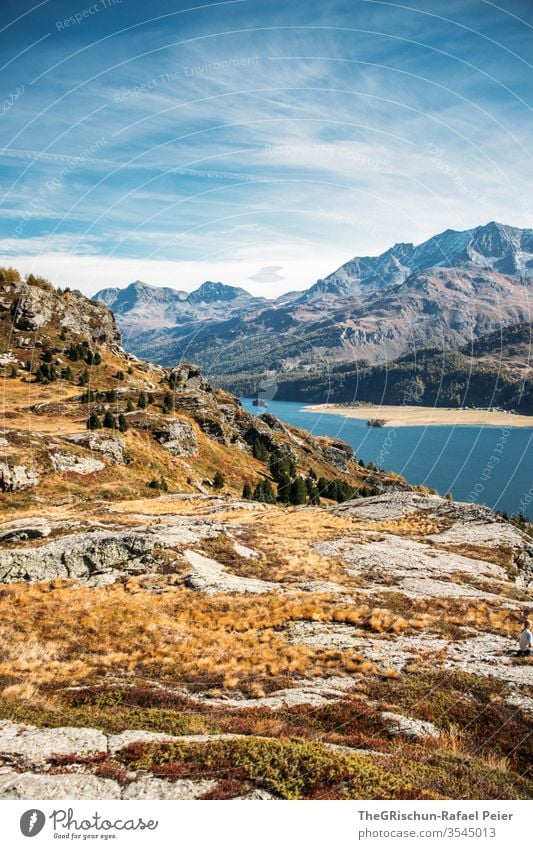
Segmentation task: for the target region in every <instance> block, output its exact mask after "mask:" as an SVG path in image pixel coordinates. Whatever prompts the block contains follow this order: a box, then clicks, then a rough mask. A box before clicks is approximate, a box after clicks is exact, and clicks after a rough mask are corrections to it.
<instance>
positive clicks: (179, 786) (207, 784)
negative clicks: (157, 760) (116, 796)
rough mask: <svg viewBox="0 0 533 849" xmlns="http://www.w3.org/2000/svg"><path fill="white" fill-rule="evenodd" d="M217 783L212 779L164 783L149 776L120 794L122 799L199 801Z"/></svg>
mask: <svg viewBox="0 0 533 849" xmlns="http://www.w3.org/2000/svg"><path fill="white" fill-rule="evenodd" d="M216 785H217V782H216V781H213V780H212V779H199V780H196V781H194V780H191V779H187V778H181V779H178V781H165V780H164V779H162V778H154V777H153V776H150V775H145V776H142V778H139V779H138V780H137V781H132V783H131V784H129V785H128V786H127V787H126V788H125V789H124V791H123V793H122V798H123V799H182V800H185V799H199V798H200V796H203V795H204V794H205V793H208V792H209V791H210V790H212V789H213V788H214V787H216Z"/></svg>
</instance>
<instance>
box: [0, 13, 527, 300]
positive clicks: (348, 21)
mask: <svg viewBox="0 0 533 849" xmlns="http://www.w3.org/2000/svg"><path fill="white" fill-rule="evenodd" d="M532 64H533V4H531V3H530V2H529V0H501V1H500V2H499V3H492V2H486V0H468V2H466V1H465V0H462V1H461V2H460V0H450V1H449V2H447V3H445V4H444V3H442V2H441V0H438V2H436V1H435V0H412V4H410V3H409V2H408V0H406V2H405V3H396V2H378V0H345V2H336V0H333V2H327V3H324V2H316V0H312V2H301V0H295V2H292V3H287V2H286V1H284V2H279V0H272V2H268V3H266V2H265V0H259V2H258V1H257V0H234V2H222V3H211V4H203V5H200V4H197V5H195V3H194V0H190V4H181V3H179V2H170V0H152V2H150V3H145V2H138V0H121V2H119V0H96V2H87V0H68V2H67V0H44V2H40V0H2V7H1V17H0V70H1V81H2V82H1V85H2V95H1V103H0V195H1V197H2V203H1V206H0V262H2V263H9V264H14V265H18V266H19V267H20V268H21V269H22V270H23V271H25V272H29V271H34V272H40V273H43V274H45V275H46V276H48V277H49V278H50V279H52V280H53V281H54V282H56V283H58V284H61V285H67V284H68V285H71V286H75V287H78V288H80V289H82V291H84V292H87V293H93V292H95V291H97V290H98V289H99V288H101V287H103V286H112V285H118V286H123V285H126V284H127V283H129V282H131V280H134V279H136V278H141V279H143V280H146V281H147V282H151V283H155V284H161V285H163V284H165V285H171V286H174V287H176V288H185V289H192V288H194V287H196V286H197V285H199V284H200V283H201V282H202V281H203V280H205V279H213V280H222V281H224V282H226V283H232V284H235V285H241V286H244V287H245V288H247V289H249V290H250V291H253V292H256V293H259V294H263V295H276V294H279V293H281V292H283V291H287V290H290V289H297V288H303V287H304V286H307V285H310V284H312V283H313V282H314V281H315V280H316V279H317V278H319V277H321V276H324V275H325V274H327V273H329V272H330V271H332V270H334V269H335V268H336V267H337V266H338V265H340V264H341V263H342V262H344V261H346V260H347V259H349V258H351V257H352V256H354V255H359V254H374V253H379V252H381V251H382V250H384V249H386V248H387V247H389V246H390V245H391V244H393V243H395V242H398V241H413V242H419V241H422V240H424V239H425V238H428V237H429V236H431V235H433V234H434V233H437V232H440V231H441V230H444V229H446V228H447V227H451V228H454V229H466V228H468V227H472V226H475V225H477V224H480V223H485V222H487V221H490V220H493V219H495V220H498V221H502V222H504V223H509V224H515V225H517V226H523V227H528V226H529V227H531V226H533V193H532V174H533V168H532V164H533V163H532V159H533V150H532V145H531V138H532V137H533V133H532V129H533V128H532V120H531V114H532V113H531V107H532V105H533V91H532V86H531V79H532V76H531V71H532Z"/></svg>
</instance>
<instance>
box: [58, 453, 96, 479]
mask: <svg viewBox="0 0 533 849" xmlns="http://www.w3.org/2000/svg"><path fill="white" fill-rule="evenodd" d="M50 459H51V461H52V466H53V467H54V471H56V472H69V473H71V474H74V475H90V474H92V473H93V472H101V471H102V469H105V463H102V461H101V460H97V459H96V458H95V457H86V456H84V455H82V454H67V453H65V452H63V451H57V452H56V453H55V454H52V455H51V456H50Z"/></svg>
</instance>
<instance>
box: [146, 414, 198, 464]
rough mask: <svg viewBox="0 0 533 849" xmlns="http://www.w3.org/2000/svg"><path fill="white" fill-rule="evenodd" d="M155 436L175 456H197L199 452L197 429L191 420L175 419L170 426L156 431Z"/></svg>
mask: <svg viewBox="0 0 533 849" xmlns="http://www.w3.org/2000/svg"><path fill="white" fill-rule="evenodd" d="M155 437H156V439H157V441H158V442H160V443H161V445H162V446H163V447H164V448H166V450H167V451H169V452H170V453H171V454H173V455H174V456H175V457H195V456H196V455H197V454H198V450H199V449H198V440H197V438H196V433H195V430H194V428H193V426H192V424H191V423H190V422H186V421H184V420H183V419H175V420H174V421H172V422H170V423H169V425H168V427H166V428H164V429H161V430H157V431H155Z"/></svg>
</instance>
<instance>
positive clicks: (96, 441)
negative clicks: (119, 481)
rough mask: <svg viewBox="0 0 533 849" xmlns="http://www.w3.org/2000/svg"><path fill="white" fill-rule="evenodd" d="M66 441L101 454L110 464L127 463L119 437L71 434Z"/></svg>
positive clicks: (97, 434)
mask: <svg viewBox="0 0 533 849" xmlns="http://www.w3.org/2000/svg"><path fill="white" fill-rule="evenodd" d="M66 439H68V441H69V442H74V443H75V444H76V445H81V446H82V447H83V448H88V449H89V450H90V451H97V452H98V453H99V454H103V456H104V457H105V458H106V459H107V460H109V461H110V462H111V463H116V464H117V465H124V464H125V463H127V462H128V458H127V456H126V454H125V443H124V439H123V438H122V437H121V436H105V435H100V434H99V433H94V431H92V432H89V433H72V434H70V435H69V436H67V437H66Z"/></svg>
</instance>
